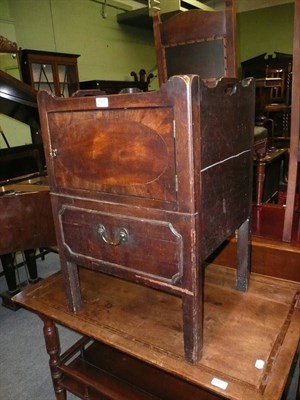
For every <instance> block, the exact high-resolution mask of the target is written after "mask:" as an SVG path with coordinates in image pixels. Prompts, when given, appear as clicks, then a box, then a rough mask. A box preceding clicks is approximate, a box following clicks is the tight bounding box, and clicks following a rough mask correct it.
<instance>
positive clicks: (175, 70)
mask: <svg viewBox="0 0 300 400" xmlns="http://www.w3.org/2000/svg"><path fill="white" fill-rule="evenodd" d="M225 5H226V9H225V11H214V12H210V11H202V10H190V11H188V12H183V13H179V14H177V15H175V16H174V17H172V18H170V19H168V20H166V21H164V22H162V21H161V17H160V14H159V13H157V14H155V15H154V16H153V33H154V43H155V49H156V61H157V69H158V78H159V83H160V84H162V83H164V82H166V81H167V80H168V78H169V77H170V76H173V75H180V74H197V75H199V76H200V77H201V79H209V78H219V77H222V76H227V77H236V76H237V66H236V56H235V55H236V17H235V7H234V1H232V0H226V2H225Z"/></svg>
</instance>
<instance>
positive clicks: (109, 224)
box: [59, 206, 183, 284]
mask: <svg viewBox="0 0 300 400" xmlns="http://www.w3.org/2000/svg"><path fill="white" fill-rule="evenodd" d="M59 220H60V227H61V232H62V242H63V245H64V247H65V252H66V255H67V258H70V260H71V261H75V262H76V263H81V264H82V265H86V266H89V265H93V267H94V266H96V267H97V268H98V269H99V270H102V271H104V272H107V273H111V274H113V275H117V276H121V277H122V275H124V276H127V277H129V276H130V277H132V276H139V277H140V276H144V277H145V278H146V277H151V278H152V279H158V280H162V281H166V282H168V283H172V284H174V283H175V282H176V281H178V279H180V278H181V276H182V263H183V256H182V255H183V249H182V247H183V246H182V237H181V235H180V234H179V233H178V232H177V231H176V230H175V229H174V227H173V226H172V225H171V224H170V223H168V222H165V221H157V220H147V219H141V218H134V217H127V216H123V215H113V214H109V213H103V212H98V211H94V210H88V209H78V208H75V207H70V206H64V207H63V208H62V210H61V212H60V217H59Z"/></svg>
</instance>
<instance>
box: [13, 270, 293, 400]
mask: <svg viewBox="0 0 300 400" xmlns="http://www.w3.org/2000/svg"><path fill="white" fill-rule="evenodd" d="M80 282H81V291H82V297H83V301H84V306H83V308H82V309H81V310H80V311H79V312H78V313H77V314H73V313H72V312H69V311H68V309H67V306H66V301H65V294H64V290H63V281H62V276H61V273H60V272H59V273H57V274H54V275H52V276H50V277H49V278H47V279H45V280H43V281H41V282H40V283H38V284H36V285H34V286H32V287H30V288H28V289H26V290H25V291H23V292H21V293H20V294H18V295H17V296H15V297H14V298H13V300H14V301H15V302H16V303H18V304H19V305H21V306H23V307H25V308H27V309H29V310H31V311H33V312H35V313H38V314H40V315H43V316H47V317H49V318H51V319H53V320H54V321H56V322H58V323H60V324H62V325H64V326H66V327H68V328H71V329H73V330H75V331H77V332H79V333H81V334H83V335H87V336H89V337H91V338H93V339H95V340H98V341H100V342H102V343H105V344H108V345H111V346H113V347H115V348H117V349H119V350H122V351H124V352H126V353H127V354H130V355H132V356H134V357H136V358H138V359H141V360H143V361H146V362H147V363H149V364H151V365H155V366H157V367H159V368H161V369H163V370H164V371H167V372H170V373H173V374H174V375H176V376H178V377H180V378H182V379H184V380H187V381H189V382H192V383H194V384H196V385H199V386H200V387H202V388H204V389H207V390H208V391H210V392H214V393H216V394H219V395H221V396H223V397H224V398H228V399H233V400H249V399H251V400H258V399H264V400H276V399H280V398H281V393H282V391H283V388H284V386H285V383H286V379H287V377H288V373H289V370H290V367H291V364H292V361H293V358H294V355H295V352H296V350H297V346H298V344H299V337H300V284H298V283H295V282H289V281H283V280H279V279H275V278H270V277H266V276H262V275H257V274H251V280H250V289H249V291H248V292H247V293H242V292H238V291H236V290H235V289H234V286H235V270H234V269H231V268H227V267H221V266H217V265H212V264H210V265H208V266H207V267H206V271H205V290H204V349H203V356H202V358H201V360H200V361H199V362H198V363H196V364H194V365H193V364H189V363H188V362H186V361H185V359H184V352H183V336H182V309H181V299H180V298H177V297H175V296H173V295H169V294H166V293H162V292H159V291H157V290H154V289H151V288H147V287H143V286H141V285H137V284H133V283H130V282H126V281H124V280H120V279H118V278H114V277H110V276H108V275H104V274H102V273H99V272H95V271H90V270H86V269H83V268H80ZM261 366H262V368H261V369H260V368H259V367H261ZM214 378H215V380H214ZM226 384H227V386H226ZM223 385H225V386H226V388H222V387H223ZM220 386H221V387H220Z"/></svg>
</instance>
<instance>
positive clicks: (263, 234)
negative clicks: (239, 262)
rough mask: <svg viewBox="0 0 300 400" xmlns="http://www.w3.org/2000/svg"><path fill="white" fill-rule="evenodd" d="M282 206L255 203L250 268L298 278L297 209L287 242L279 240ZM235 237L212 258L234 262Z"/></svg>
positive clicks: (299, 246) (299, 273) (298, 238)
mask: <svg viewBox="0 0 300 400" xmlns="http://www.w3.org/2000/svg"><path fill="white" fill-rule="evenodd" d="M284 212H285V210H284V208H283V207H282V206H280V205H276V204H264V205H263V206H259V207H257V206H254V207H253V211H252V226H251V230H252V235H251V261H252V262H251V270H252V271H253V272H256V273H259V274H264V275H269V276H273V277H276V278H280V279H288V280H291V281H296V282H300V235H299V232H300V226H299V213H296V215H295V220H294V224H293V231H292V239H291V242H290V243H285V242H283V241H282V231H283V222H284ZM236 251H237V244H236V238H235V237H233V238H231V239H230V241H228V243H224V245H223V246H222V248H220V249H219V251H218V252H216V253H215V254H214V255H213V257H211V258H210V260H211V261H213V262H215V263H217V264H219V265H224V266H231V267H234V266H235V257H236Z"/></svg>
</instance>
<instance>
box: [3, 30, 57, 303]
mask: <svg viewBox="0 0 300 400" xmlns="http://www.w3.org/2000/svg"><path fill="white" fill-rule="evenodd" d="M0 53H1V54H2V53H3V54H5V53H7V54H17V53H18V50H17V45H16V43H11V42H10V41H8V40H7V39H5V38H4V37H1V40H0ZM0 109H1V113H2V114H4V115H7V116H9V117H10V118H12V119H15V120H17V121H21V122H22V123H23V124H26V125H28V126H29V127H30V128H31V129H32V132H33V136H32V137H33V141H34V144H27V145H22V146H16V147H10V144H9V141H8V140H7V139H6V137H5V134H4V132H3V130H2V129H1V127H0V132H1V135H2V136H3V137H4V138H5V143H6V145H7V148H4V149H1V150H0V187H1V193H0V206H1V210H2V213H1V217H0V223H1V235H2V236H1V242H0V258H1V264H2V267H3V273H4V275H5V278H6V283H7V289H8V290H7V291H5V292H3V293H1V294H0V296H1V297H2V300H3V305H5V306H7V307H9V308H11V309H13V310H15V309H16V306H15V304H14V303H13V302H12V301H11V297H12V295H13V294H14V293H16V292H17V291H19V290H20V284H21V282H18V280H17V276H16V269H15V262H14V261H15V260H14V254H13V253H15V252H19V251H21V252H24V259H25V260H26V264H27V268H28V279H29V281H31V283H32V282H35V281H36V280H37V279H38V276H37V267H36V257H35V250H34V249H35V248H40V247H49V246H53V245H55V243H56V239H55V233H54V225H53V218H52V211H51V205H50V197H49V187H48V186H47V182H46V179H45V169H44V167H45V158H44V152H43V147H42V144H41V143H38V142H39V141H40V140H39V139H40V135H38V134H37V133H38V132H39V126H40V124H39V115H38V110H37V101H36V91H35V89H33V88H32V87H31V86H29V85H27V84H25V83H23V82H21V81H20V80H18V79H16V78H14V77H12V76H11V75H8V74H7V73H5V72H3V71H0ZM35 141H36V142H37V143H36V142H35ZM22 283H23V282H22Z"/></svg>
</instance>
